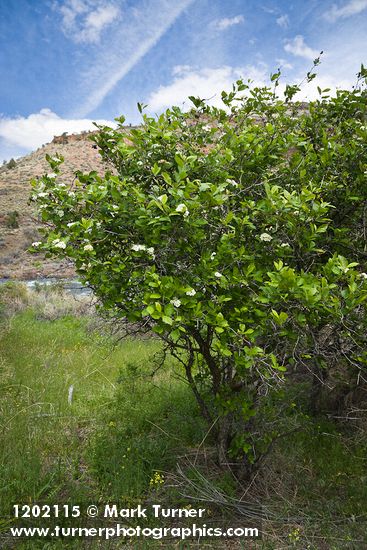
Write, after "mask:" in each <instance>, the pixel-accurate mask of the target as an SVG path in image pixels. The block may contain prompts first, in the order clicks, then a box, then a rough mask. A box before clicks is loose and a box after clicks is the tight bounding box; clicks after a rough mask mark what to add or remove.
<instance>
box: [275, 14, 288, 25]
mask: <svg viewBox="0 0 367 550" xmlns="http://www.w3.org/2000/svg"><path fill="white" fill-rule="evenodd" d="M276 21H277V25H279V27H281V28H282V29H287V28H288V27H289V17H288V15H287V14H286V13H285V14H283V15H280V16H279V17H277V20H276Z"/></svg>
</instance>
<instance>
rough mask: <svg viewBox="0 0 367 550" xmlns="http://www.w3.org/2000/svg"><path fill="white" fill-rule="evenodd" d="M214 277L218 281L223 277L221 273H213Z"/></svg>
mask: <svg viewBox="0 0 367 550" xmlns="http://www.w3.org/2000/svg"><path fill="white" fill-rule="evenodd" d="M214 275H215V277H218V279H219V278H220V277H223V275H222V274H221V273H219V271H216V272H215V273H214Z"/></svg>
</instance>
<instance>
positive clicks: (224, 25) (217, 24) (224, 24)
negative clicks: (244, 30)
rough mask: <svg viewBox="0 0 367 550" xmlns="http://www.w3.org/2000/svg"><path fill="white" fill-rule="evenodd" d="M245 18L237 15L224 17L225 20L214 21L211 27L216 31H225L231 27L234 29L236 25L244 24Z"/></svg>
mask: <svg viewBox="0 0 367 550" xmlns="http://www.w3.org/2000/svg"><path fill="white" fill-rule="evenodd" d="M244 22H245V18H244V17H243V15H236V16H235V17H224V18H223V19H216V20H215V21H212V22H211V24H210V26H211V27H212V29H214V30H216V31H225V30H226V29H228V28H229V27H233V26H234V25H239V24H240V23H244Z"/></svg>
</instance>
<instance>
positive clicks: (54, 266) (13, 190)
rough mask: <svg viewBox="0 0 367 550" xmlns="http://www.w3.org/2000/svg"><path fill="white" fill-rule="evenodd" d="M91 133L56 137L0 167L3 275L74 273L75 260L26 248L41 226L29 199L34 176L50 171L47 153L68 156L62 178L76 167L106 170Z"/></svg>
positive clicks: (68, 178)
mask: <svg viewBox="0 0 367 550" xmlns="http://www.w3.org/2000/svg"><path fill="white" fill-rule="evenodd" d="M89 136H90V134H88V133H83V134H76V135H70V136H64V135H63V136H58V137H55V138H54V139H53V141H52V142H51V143H49V144H47V145H44V146H43V147H41V148H39V149H37V151H35V152H33V153H31V154H29V155H27V156H25V157H22V158H20V159H18V160H17V161H16V165H15V166H14V167H13V168H10V167H9V166H8V165H4V166H3V167H1V168H0V278H8V277H9V278H14V279H33V278H38V277H70V276H72V275H73V273H74V271H73V266H72V264H70V263H67V262H60V261H55V260H49V259H45V258H44V257H43V255H41V254H30V253H29V252H27V249H28V247H29V246H30V245H31V243H32V242H34V241H36V240H38V239H39V233H38V228H39V227H40V223H39V221H38V220H37V215H36V212H35V208H34V206H33V205H29V204H28V199H29V195H30V191H31V184H30V182H31V180H32V179H33V178H35V177H36V176H41V175H42V174H44V173H45V172H47V171H49V166H48V164H47V162H46V160H45V157H46V154H47V153H48V154H49V155H55V153H60V154H61V155H63V157H64V158H65V163H64V164H63V167H62V172H61V173H62V175H61V177H60V181H62V180H63V179H64V180H65V181H68V182H70V181H71V180H72V179H73V178H74V175H73V174H74V171H75V170H83V171H90V170H96V171H97V172H99V173H101V174H102V173H104V172H105V171H106V166H105V164H104V163H103V162H102V160H101V158H100V156H99V154H98V151H97V150H96V149H95V148H94V147H93V145H94V144H93V142H92V141H90V139H89ZM14 212H17V213H18V214H14ZM17 225H18V227H16V226H17ZM12 226H13V227H12Z"/></svg>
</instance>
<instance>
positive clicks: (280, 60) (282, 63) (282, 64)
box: [275, 57, 293, 69]
mask: <svg viewBox="0 0 367 550" xmlns="http://www.w3.org/2000/svg"><path fill="white" fill-rule="evenodd" d="M275 61H276V62H277V63H278V65H279V67H280V69H293V65H292V63H289V61H287V60H286V59H283V58H282V57H280V58H277V59H276V60H275Z"/></svg>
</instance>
